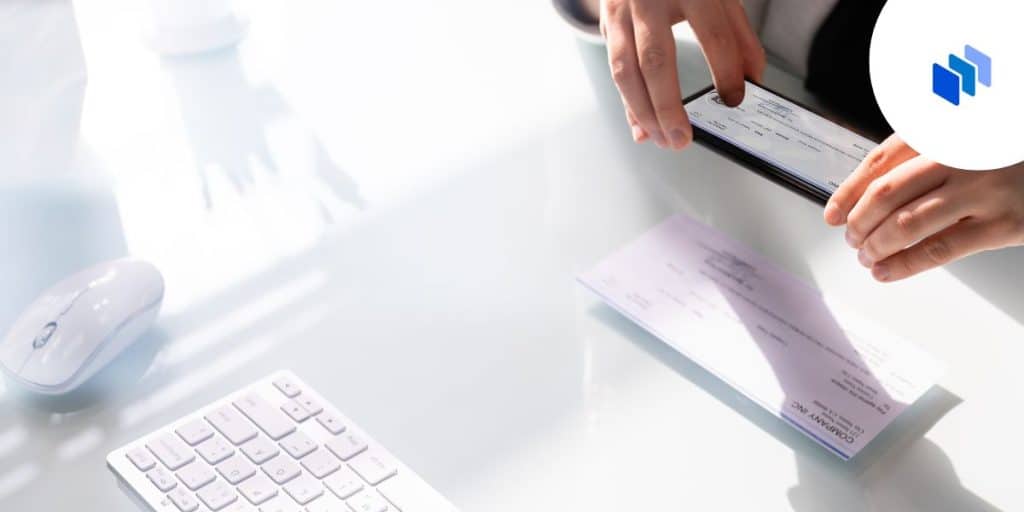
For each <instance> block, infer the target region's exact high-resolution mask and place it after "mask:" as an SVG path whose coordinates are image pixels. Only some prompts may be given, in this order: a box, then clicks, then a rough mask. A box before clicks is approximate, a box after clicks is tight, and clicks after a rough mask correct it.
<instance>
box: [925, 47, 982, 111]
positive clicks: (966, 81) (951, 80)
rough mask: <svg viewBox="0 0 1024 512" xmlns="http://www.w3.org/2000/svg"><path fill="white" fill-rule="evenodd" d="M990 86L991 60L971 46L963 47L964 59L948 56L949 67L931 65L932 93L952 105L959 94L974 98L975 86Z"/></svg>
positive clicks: (957, 102) (957, 103) (955, 103)
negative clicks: (979, 84)
mask: <svg viewBox="0 0 1024 512" xmlns="http://www.w3.org/2000/svg"><path fill="white" fill-rule="evenodd" d="M979 82H980V83H981V85H984V86H985V87H991V86H992V59H991V58H989V56H988V55H985V54H984V53H981V52H980V51H978V50H977V49H976V48H974V47H973V46H971V45H965V46H964V58H963V59H961V58H960V57H957V56H956V55H953V54H952V53H951V54H949V67H948V68H946V67H944V66H942V65H940V64H932V92H934V93H935V94H936V95H937V96H939V97H940V98H942V99H944V100H946V101H948V102H950V103H952V104H954V105H959V104H960V93H961V92H963V93H964V94H966V95H968V96H974V93H975V92H976V88H977V84H978V83H979Z"/></svg>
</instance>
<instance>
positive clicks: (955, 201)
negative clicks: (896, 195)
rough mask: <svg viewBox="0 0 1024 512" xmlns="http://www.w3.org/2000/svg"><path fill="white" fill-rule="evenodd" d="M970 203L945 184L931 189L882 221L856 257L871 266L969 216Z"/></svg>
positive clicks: (960, 193)
mask: <svg viewBox="0 0 1024 512" xmlns="http://www.w3.org/2000/svg"><path fill="white" fill-rule="evenodd" d="M971 204H974V203H973V202H972V201H966V200H965V198H964V197H963V194H962V192H961V191H959V190H954V189H953V187H950V186H948V185H947V186H944V187H940V188H938V189H936V190H933V191H931V192H929V193H928V194H925V195H924V196H922V197H920V198H918V199H915V200H914V201H912V202H910V203H909V204H907V205H906V206H903V207H901V208H898V209H897V210H896V211H894V212H893V213H892V214H890V215H889V216H888V217H887V218H886V219H885V220H884V221H882V223H881V224H879V226H878V228H877V229H875V230H874V232H872V233H871V235H870V236H868V237H867V238H866V239H865V240H864V244H863V245H862V246H861V249H860V252H859V253H858V254H857V258H858V259H859V260H860V262H861V264H862V265H864V266H865V267H869V268H870V267H871V266H872V265H874V263H875V262H876V261H882V260H884V259H886V258H888V257H889V256H892V255H893V254H896V253H898V252H900V251H902V250H903V249H906V248H907V247H909V246H910V245H911V244H913V243H914V242H917V241H919V240H922V239H924V238H927V237H929V236H931V235H934V234H935V233H938V232H939V231H942V230H943V229H946V228H947V227H949V226H951V225H953V224H956V223H957V222H959V221H961V220H963V219H964V218H965V217H967V216H968V215H970V213H971V208H972V207H971V206H970V205H971Z"/></svg>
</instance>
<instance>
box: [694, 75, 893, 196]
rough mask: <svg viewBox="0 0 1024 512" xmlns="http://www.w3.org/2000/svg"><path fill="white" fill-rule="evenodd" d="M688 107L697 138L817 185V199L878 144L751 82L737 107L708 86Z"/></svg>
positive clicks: (837, 184)
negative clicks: (710, 140)
mask: <svg viewBox="0 0 1024 512" xmlns="http://www.w3.org/2000/svg"><path fill="white" fill-rule="evenodd" d="M686 111H687V113H688V114H689V116H690V123H691V124H692V125H693V126H694V127H695V128H697V133H698V136H700V135H704V134H706V136H709V137H714V138H717V139H719V141H721V142H725V143H726V144H728V145H730V146H733V147H735V148H736V149H739V150H741V151H743V152H746V153H748V154H750V155H753V156H754V157H755V158H756V159H758V160H760V161H761V162H764V163H767V164H769V167H771V168H773V169H772V170H773V171H781V172H784V173H788V174H789V175H790V176H789V177H787V178H795V179H796V180H798V181H800V182H801V184H802V185H805V186H806V185H809V186H810V188H812V189H817V190H814V192H815V194H814V195H816V196H819V198H820V196H822V195H823V196H824V197H825V198H827V197H828V196H829V195H831V194H832V192H834V191H835V190H836V189H837V188H838V187H839V184H840V183H842V182H843V180H844V179H846V177H847V176H849V175H850V173H852V172H853V170H854V169H856V168H857V165H859V164H860V162H861V160H863V159H864V157H865V156H867V154H868V152H870V151H871V150H872V149H873V148H874V147H875V146H876V145H877V144H876V143H875V142H874V141H872V140H870V139H868V138H866V137H863V136H861V135H859V134H857V133H854V132H852V131H850V130H849V129H847V128H844V127H842V126H839V125H838V124H836V123H834V122H832V121H830V120H828V119H826V118H824V117H822V116H820V115H818V114H815V113H814V112H811V111H810V110H807V109H806V108H804V107H802V106H800V105H798V104H796V103H794V102H793V101H790V100H788V99H786V98H784V97H782V96H780V95H778V94H776V93H773V92H772V91H769V90H767V89H765V88H763V87H760V86H758V85H757V84H753V83H751V82H747V89H746V94H745V95H744V98H743V103H741V104H740V105H739V106H736V107H728V106H726V105H725V103H724V102H723V101H722V100H721V98H720V97H719V96H718V93H717V92H716V91H715V90H714V89H713V88H712V89H710V90H708V91H706V92H704V93H702V94H700V95H698V96H696V97H693V98H692V99H690V100H689V101H687V103H686ZM701 131H703V132H705V133H704V134H701V133H700V132H701ZM717 145H718V146H720V147H721V144H717ZM747 160H749V159H747Z"/></svg>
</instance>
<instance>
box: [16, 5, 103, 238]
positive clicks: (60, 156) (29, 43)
mask: <svg viewBox="0 0 1024 512" xmlns="http://www.w3.org/2000/svg"><path fill="white" fill-rule="evenodd" d="M0 48H3V51H0V162H2V163H3V166H2V167H0V179H2V180H3V181H10V180H11V179H14V178H16V179H19V180H21V179H26V178H38V177H40V176H43V175H49V174H53V173H64V172H66V171H67V170H68V168H69V167H70V163H71V156H72V154H73V152H74V149H75V145H76V143H77V141H78V128H79V122H80V121H81V117H82V100H83V99H84V97H85V83H86V72H85V59H84V57H83V56H82V45H81V43H80V42H79V39H78V27H77V26H76V24H75V15H74V11H73V10H72V8H71V3H70V2H69V1H51V2H38V1H34V0H5V1H3V2H0ZM5 247H6V246H5Z"/></svg>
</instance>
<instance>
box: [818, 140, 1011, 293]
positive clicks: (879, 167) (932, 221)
mask: <svg viewBox="0 0 1024 512" xmlns="http://www.w3.org/2000/svg"><path fill="white" fill-rule="evenodd" d="M825 222H827V223H828V224H831V225H833V226H840V225H843V224H846V241H847V243H849V244H850V246H851V247H853V248H854V249H858V253H857V258H858V259H859V260H860V262H861V264H862V265H864V266H865V267H868V268H870V269H871V273H872V275H874V277H875V279H877V280H879V281H885V282H887V281H896V280H899V279H904V278H907V277H910V276H912V275H914V274H917V273H920V272H923V271H925V270H928V269H931V268H934V267H938V266H941V265H945V264H946V263H949V262H951V261H954V260H957V259H960V258H963V257H965V256H968V255H970V254H974V253H976V252H980V251H985V250H990V249H998V248H1002V247H1008V246H1012V245H1022V244H1024V163H1022V164H1017V165H1015V166H1011V167H1007V168H1004V169H999V170H995V171H963V170H959V169H953V168H950V167H946V166H944V165H941V164H938V163H935V162H933V161H931V160H928V159H926V158H924V157H922V156H920V155H918V154H917V152H915V151H914V150H913V149H911V148H910V146H908V145H907V144H906V143H905V142H903V140H902V139H900V138H899V137H897V136H896V135H893V136H891V137H889V138H888V139H886V140H885V141H884V142H882V144H881V145H879V146H878V147H877V148H876V149H875V150H874V151H872V152H871V153H870V154H868V156H867V158H865V159H864V161H863V162H862V163H861V164H860V166H859V167H858V168H857V169H856V170H855V171H854V172H853V174H851V175H850V177H849V178H847V179H846V181H844V182H843V184H842V186H840V187H839V189H837V190H836V192H835V193H834V194H833V195H832V198H831V199H829V202H828V204H827V205H826V206H825Z"/></svg>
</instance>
